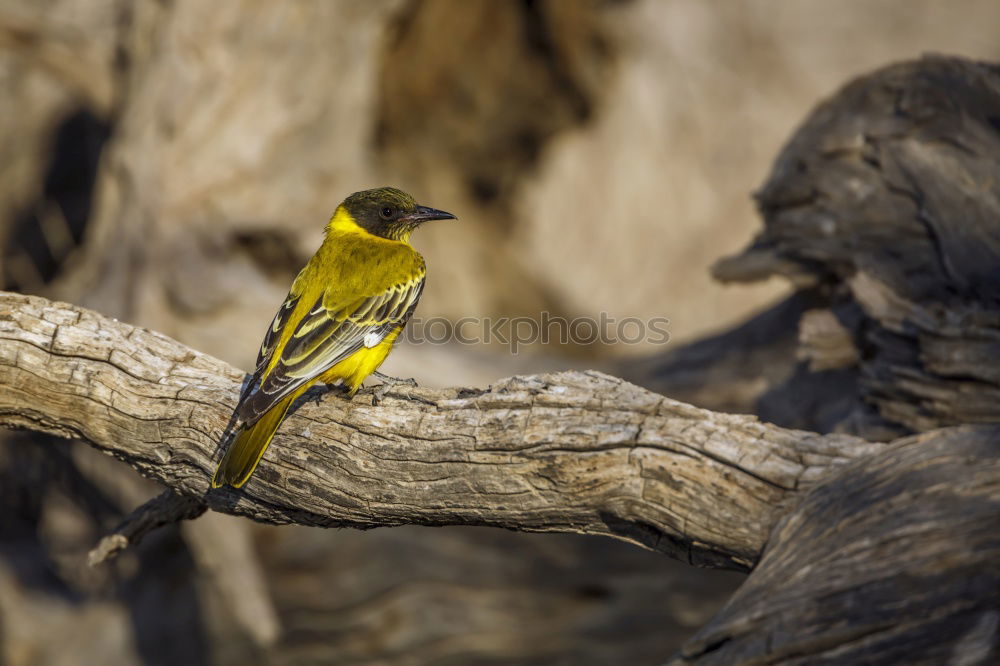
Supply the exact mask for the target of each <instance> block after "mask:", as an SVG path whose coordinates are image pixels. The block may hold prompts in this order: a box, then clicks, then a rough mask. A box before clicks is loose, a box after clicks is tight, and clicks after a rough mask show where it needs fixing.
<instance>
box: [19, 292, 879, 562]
mask: <svg viewBox="0 0 1000 666" xmlns="http://www.w3.org/2000/svg"><path fill="white" fill-rule="evenodd" d="M242 378H243V374H242V373H241V372H239V371H238V370H236V369H234V368H232V367H231V366H229V365H227V364H225V363H223V362H221V361H219V360H216V359H213V358H211V357H209V356H206V355H204V354H200V353H198V352H196V351H193V350H191V349H188V348H186V347H185V346H183V345H181V344H179V343H177V342H175V341H173V340H170V339H169V338H167V337H165V336H163V335H160V334H158V333H155V332H151V331H148V330H145V329H142V328H136V327H133V326H130V325H128V324H124V323H121V322H118V321H115V320H111V319H107V318H104V317H102V316H100V315H98V314H96V313H94V312H90V311H87V310H83V309H80V308H75V307H73V306H69V305H65V304H58V303H51V302H49V301H46V300H43V299H40V298H32V297H26V296H20V295H14V294H4V295H3V296H2V297H0V424H3V425H7V426H14V427H25V428H31V429H34V430H40V431H44V432H49V433H53V434H57V435H63V436H67V437H78V438H81V439H83V440H86V441H88V442H90V443H91V444H93V445H94V446H96V447H98V448H99V449H101V450H103V451H106V452H107V453H110V454H112V455H114V456H116V457H118V458H120V459H122V460H124V461H125V462H127V463H128V464H129V465H131V466H133V467H135V468H136V469H138V470H139V471H141V472H142V473H143V474H145V475H147V476H149V477H151V478H154V479H156V480H158V481H160V482H162V483H163V484H165V485H166V486H167V487H169V488H170V489H172V490H173V491H174V492H176V493H177V494H179V495H183V496H188V497H197V498H203V501H204V502H205V503H206V504H207V505H208V507H210V508H212V509H214V510H216V511H221V512H225V513H233V514H237V515H243V516H247V517H250V518H253V519H255V520H260V521H266V522H273V523H300V524H304V525H317V526H344V527H356V528H362V529H364V528H371V527H380V526H387V525H402V524H408V523H409V524H422V525H445V524H466V525H493V526H497V527H505V528H508V529H516V530H524V531H553V532H554V531H558V532H577V533H587V534H603V535H607V536H613V537H617V538H620V539H624V540H626V541H630V542H633V543H637V544H640V545H643V546H645V547H647V548H651V549H655V550H658V551H661V552H665V553H669V554H671V555H674V556H675V557H679V558H681V559H683V560H686V561H690V562H692V563H694V564H698V565H703V566H719V567H729V568H736V569H747V568H749V567H750V566H751V565H752V564H753V563H754V562H755V561H756V560H757V559H758V557H759V556H760V553H761V549H762V548H763V546H764V543H765V542H766V540H767V536H768V533H769V531H770V529H771V527H772V526H773V525H774V524H775V522H776V521H777V520H778V518H779V517H780V515H781V513H782V512H783V511H785V510H786V508H785V505H786V503H787V502H788V501H789V499H790V498H791V497H793V496H794V495H796V494H797V493H800V492H801V491H802V490H803V489H805V488H808V487H809V486H811V485H812V484H814V483H815V482H816V481H817V480H818V479H820V478H822V477H823V476H824V475H826V474H828V473H829V472H830V469H831V468H832V467H835V466H837V465H839V464H842V463H845V462H847V461H850V460H852V459H854V458H856V457H858V456H859V455H864V454H869V453H872V452H873V451H876V450H879V449H880V448H881V447H882V446H883V445H880V444H871V443H866V442H864V441H862V440H859V439H856V438H853V437H848V436H840V435H831V436H819V435H815V434H812V433H806V432H798V431H789V430H784V429H781V428H777V427H774V426H771V425H767V424H764V423H760V422H759V421H757V420H756V419H755V418H753V417H747V416H737V415H727V414H717V413H713V412H710V411H707V410H702V409H697V408H695V407H691V406H689V405H685V404H682V403H678V402H675V401H673V400H670V399H667V398H664V397H662V396H659V395H656V394H653V393H650V392H648V391H645V390H643V389H640V388H638V387H636V386H633V385H630V384H628V383H625V382H623V381H621V380H618V379H615V378H613V377H609V376H607V375H603V374H600V373H596V372H585V373H579V372H572V373H560V374H554V375H543V376H535V377H515V378H512V379H508V380H504V381H501V382H499V383H497V384H495V385H494V386H492V387H491V388H490V389H489V390H485V391H484V390H479V389H447V390H430V389H423V388H400V389H396V390H394V391H393V392H391V393H390V394H389V397H388V398H387V400H386V402H384V403H383V404H382V405H380V406H378V407H372V406H371V404H370V399H369V400H367V401H366V399H365V397H364V396H360V397H357V398H355V400H354V401H352V402H347V401H345V400H343V399H341V398H339V397H336V396H335V395H330V396H326V397H324V398H323V399H322V400H321V402H320V404H316V403H314V402H313V403H306V404H304V405H303V406H302V407H301V409H299V410H298V411H297V412H296V413H295V414H294V415H293V416H292V417H291V418H289V419H288V421H287V422H286V423H285V424H284V425H283V426H282V428H281V431H280V434H279V435H278V437H277V438H276V440H275V443H274V444H273V445H272V446H271V448H270V449H269V450H268V452H267V454H266V456H265V459H264V462H263V464H262V465H261V467H260V468H259V470H258V472H257V473H256V475H255V477H254V479H253V481H252V482H251V483H250V484H249V486H247V487H246V489H245V491H244V492H238V491H234V490H232V489H224V490H220V491H217V492H211V493H207V491H208V478H209V476H210V473H211V470H212V469H213V468H214V465H215V462H216V460H217V459H218V456H217V455H216V454H217V450H216V449H217V443H218V441H219V438H220V435H221V434H222V432H223V430H224V429H225V427H226V425H227V423H228V421H229V417H230V414H231V411H232V408H233V405H234V404H235V401H236V397H237V394H238V392H239V388H240V383H241V381H242ZM206 493H207V494H206Z"/></svg>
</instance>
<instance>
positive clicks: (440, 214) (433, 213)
mask: <svg viewBox="0 0 1000 666" xmlns="http://www.w3.org/2000/svg"><path fill="white" fill-rule="evenodd" d="M401 219H403V220H406V221H407V222H413V223H415V224H421V223H423V222H428V221H430V220H457V219H458V218H457V217H455V216H454V215H452V214H451V213H446V212H445V211H443V210H438V209H437V208H428V207H427V206H417V207H416V209H415V210H414V211H413V212H412V213H408V214H407V215H404V216H403V217H402V218H401Z"/></svg>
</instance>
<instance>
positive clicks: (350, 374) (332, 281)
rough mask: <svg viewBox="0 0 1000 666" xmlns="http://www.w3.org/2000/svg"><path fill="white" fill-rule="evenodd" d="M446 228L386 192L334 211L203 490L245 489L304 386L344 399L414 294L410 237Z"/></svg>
mask: <svg viewBox="0 0 1000 666" xmlns="http://www.w3.org/2000/svg"><path fill="white" fill-rule="evenodd" d="M446 219H455V216H454V215H452V214H451V213H446V212H444V211H442V210H436V209H434V208H428V207H426V206H418V205H417V202H416V201H414V200H413V197H411V196H410V195H409V194H407V193H406V192H403V191H401V190H397V189H396V188H394V187H382V188H378V189H374V190H365V191H364V192H356V193H354V194H352V195H351V196H349V197H347V198H346V199H344V202H343V203H342V204H340V206H338V207H337V210H336V212H334V214H333V217H332V218H331V219H330V223H329V224H327V226H326V238H325V239H324V240H323V244H322V245H321V246H320V248H319V250H318V251H317V252H316V254H315V255H313V257H312V259H310V260H309V263H307V264H306V266H305V268H303V269H302V271H301V272H300V273H299V274H298V277H296V278H295V282H293V283H292V288H291V289H290V290H289V292H288V296H287V297H286V298H285V302H284V303H283V304H282V305H281V307H280V308H279V309H278V313H277V314H276V315H275V316H274V321H273V322H272V323H271V328H270V329H268V331H267V335H266V336H265V337H264V342H263V344H261V347H260V354H258V356H257V369H256V370H255V371H254V373H253V377H252V378H251V380H250V382H249V383H248V384H247V386H246V388H245V389H244V391H243V394H242V395H241V396H240V401H239V403H238V404H237V406H236V411H235V414H234V417H235V419H236V426H235V427H236V428H237V431H236V434H235V436H234V438H233V441H232V444H230V446H229V449H228V450H227V451H226V454H225V455H224V456H223V458H222V461H221V462H220V463H219V467H218V469H217V470H216V471H215V475H214V476H213V477H212V487H213V488H218V487H220V486H223V485H226V484H229V485H231V486H233V487H235V488H239V487H241V486H242V485H243V484H245V483H246V482H247V480H248V479H249V478H250V475H251V474H253V471H254V469H256V467H257V463H258V462H260V458H261V456H262V455H264V451H265V450H266V449H267V445H268V444H270V442H271V438H272V437H274V433H275V431H276V430H277V429H278V426H279V425H280V424H281V421H282V419H284V417H285V414H286V413H287V412H288V408H289V407H290V406H291V405H292V403H293V402H295V399H296V398H298V397H299V396H301V395H302V394H303V393H305V392H306V391H307V390H308V389H309V388H310V387H311V386H312V385H314V384H316V383H317V382H323V383H326V384H333V383H337V382H340V383H343V384H344V385H345V387H346V389H347V391H348V395H349V396H353V395H354V393H355V392H356V391H357V390H358V388H359V387H360V386H361V384H362V382H364V380H365V378H366V377H368V376H369V375H370V374H372V373H373V372H375V370H376V369H377V368H378V367H379V365H381V363H382V361H384V360H385V357H386V356H388V355H389V351H390V350H391V349H392V345H393V344H394V343H395V342H396V338H397V337H399V334H400V332H401V331H402V330H403V327H404V326H405V325H406V322H407V320H408V319H409V318H410V315H412V314H413V310H414V308H416V306H417V301H418V300H419V299H420V293H421V292H422V291H423V288H424V274H425V272H426V271H425V265H424V258H423V257H421V256H420V254H419V253H418V252H417V251H416V250H414V249H413V247H412V246H411V245H410V234H411V233H412V232H413V230H414V229H416V228H417V227H418V226H420V225H421V224H423V223H424V222H427V221H428V220H446Z"/></svg>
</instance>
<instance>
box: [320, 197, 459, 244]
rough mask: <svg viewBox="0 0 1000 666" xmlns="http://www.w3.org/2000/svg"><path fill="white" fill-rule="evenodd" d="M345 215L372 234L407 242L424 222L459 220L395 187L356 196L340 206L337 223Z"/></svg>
mask: <svg viewBox="0 0 1000 666" xmlns="http://www.w3.org/2000/svg"><path fill="white" fill-rule="evenodd" d="M341 211H343V212H344V213H346V214H347V215H349V216H350V218H351V221H352V222H353V223H354V224H356V225H357V226H359V227H361V228H362V229H364V230H365V231H367V232H368V233H370V234H374V235H376V236H381V237H382V238H391V239H392V240H403V241H405V240H407V239H408V238H409V237H410V234H411V233H413V230H414V229H416V228H417V227H419V226H420V225H421V224H423V223H424V222H427V221H429V220H453V219H456V218H455V216H454V215H452V214H451V213H446V212H444V211H443V210H437V209H436V208H428V207H427V206H421V205H419V204H417V202H416V201H415V200H414V199H413V197H411V196H410V195H409V194H407V193H406V192H403V191H402V190H397V189H396V188H395V187H379V188H376V189H374V190H364V191H363V192H355V193H354V194H352V195H351V196H349V197H347V198H346V199H344V203H342V204H340V208H339V209H338V211H337V214H335V216H334V220H336V218H337V215H340V214H341Z"/></svg>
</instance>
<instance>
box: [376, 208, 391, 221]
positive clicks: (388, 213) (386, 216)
mask: <svg viewBox="0 0 1000 666" xmlns="http://www.w3.org/2000/svg"><path fill="white" fill-rule="evenodd" d="M394 212H395V211H393V210H392V208H390V207H389V206H386V207H385V208H383V209H382V210H381V211H379V214H380V215H381V216H382V217H383V218H384V219H386V220H388V219H391V218H392V214H393V213H394Z"/></svg>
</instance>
